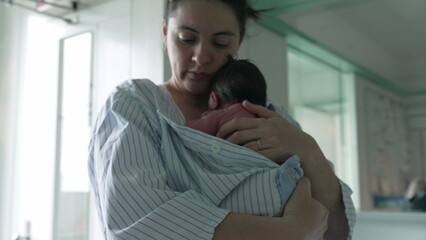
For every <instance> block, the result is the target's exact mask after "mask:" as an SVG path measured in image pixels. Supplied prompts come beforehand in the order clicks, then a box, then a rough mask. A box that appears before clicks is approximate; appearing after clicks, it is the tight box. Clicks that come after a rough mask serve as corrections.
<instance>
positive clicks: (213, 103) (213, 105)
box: [209, 92, 221, 110]
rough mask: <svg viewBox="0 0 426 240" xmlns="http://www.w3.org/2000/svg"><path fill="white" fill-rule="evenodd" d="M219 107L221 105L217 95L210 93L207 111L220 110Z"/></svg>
mask: <svg viewBox="0 0 426 240" xmlns="http://www.w3.org/2000/svg"><path fill="white" fill-rule="evenodd" d="M220 105H221V102H220V98H219V95H217V93H215V92H211V93H210V97H209V109H210V110H216V109H218V108H220Z"/></svg>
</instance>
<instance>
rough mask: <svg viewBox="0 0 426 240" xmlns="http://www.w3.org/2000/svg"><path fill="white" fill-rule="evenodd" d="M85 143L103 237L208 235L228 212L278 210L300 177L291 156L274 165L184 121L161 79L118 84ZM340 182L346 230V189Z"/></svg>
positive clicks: (349, 214)
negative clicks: (88, 140) (344, 208)
mask: <svg viewBox="0 0 426 240" xmlns="http://www.w3.org/2000/svg"><path fill="white" fill-rule="evenodd" d="M271 107H272V108H273V109H274V110H276V111H277V112H279V113H281V114H283V116H284V117H285V118H287V119H289V120H290V121H291V122H292V123H294V124H297V123H295V122H294V121H293V120H291V118H289V116H287V115H286V114H285V113H284V111H282V109H281V110H280V109H279V108H278V107H277V106H275V105H271ZM89 148H90V149H89V151H90V157H89V176H90V181H91V184H92V189H93V193H94V196H95V201H96V205H97V208H98V209H97V210H98V214H99V216H100V220H101V228H102V230H103V233H104V235H105V239H109V240H111V239H125V240H128V239H211V238H212V237H213V234H214V230H215V228H216V226H217V225H218V224H219V223H220V222H221V221H222V220H223V219H224V218H225V217H226V215H227V214H228V213H229V212H230V211H232V212H238V213H245V214H251V215H261V216H270V217H272V216H281V215H282V212H283V208H284V206H285V203H286V202H287V200H288V199H289V197H290V195H291V193H292V192H293V190H294V188H295V185H296V182H297V179H299V178H300V177H301V176H302V175H303V171H302V169H301V168H300V163H299V159H298V157H297V156H292V157H291V158H289V159H288V160H287V161H286V162H285V163H284V164H282V165H281V166H280V165H278V164H276V163H274V162H273V161H271V160H269V159H267V158H265V157H264V156H262V155H260V154H259V153H257V152H255V151H252V150H250V149H248V148H245V147H242V146H238V145H235V144H232V143H230V142H227V141H225V140H223V139H220V138H217V137H215V136H211V135H208V134H205V133H203V132H200V131H197V130H194V129H191V128H188V127H186V126H185V118H184V116H183V115H182V113H181V112H180V110H179V108H178V107H177V105H176V104H175V103H174V101H173V99H172V97H171V96H170V94H169V93H168V92H167V90H166V88H165V87H164V85H160V86H157V85H155V84H154V83H152V82H151V81H149V80H130V81H127V82H125V83H123V84H121V85H120V86H118V87H117V89H116V91H115V92H113V93H112V94H111V96H110V97H109V98H108V100H107V102H106V104H105V105H104V107H103V108H102V110H101V112H100V114H99V115H98V119H97V121H96V123H95V126H94V128H93V132H92V138H91V142H90V146H89ZM341 185H342V192H343V194H344V196H343V199H344V202H345V206H346V213H347V217H348V221H349V224H350V226H351V229H352V227H353V224H354V220H355V214H354V209H353V205H352V201H351V198H350V194H351V190H350V189H349V188H348V187H347V186H346V185H345V184H343V183H342V184H341Z"/></svg>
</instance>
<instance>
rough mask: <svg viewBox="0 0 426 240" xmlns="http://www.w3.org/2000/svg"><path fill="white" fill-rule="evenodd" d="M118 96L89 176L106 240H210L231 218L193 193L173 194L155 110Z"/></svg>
mask: <svg viewBox="0 0 426 240" xmlns="http://www.w3.org/2000/svg"><path fill="white" fill-rule="evenodd" d="M144 104H148V103H143V102H141V101H140V100H139V99H133V98H132V97H131V96H128V95H125V94H120V93H115V94H114V95H113V97H111V98H110V99H109V101H108V103H107V104H106V105H105V107H104V108H103V110H102V111H101V113H100V115H99V117H98V120H97V123H96V125H95V127H94V131H93V135H92V139H91V142H90V146H89V148H90V158H89V176H90V180H91V184H92V188H93V193H94V196H95V200H96V201H97V204H96V205H97V207H98V214H99V216H100V219H101V229H102V230H103V233H104V235H105V239H108V240H115V239H125V240H129V239H211V238H212V237H213V234H214V230H215V228H216V226H217V225H218V224H219V223H220V222H221V221H222V220H223V219H224V218H225V217H226V215H227V214H228V213H229V211H228V210H225V209H221V208H218V207H217V206H215V205H214V204H213V203H212V202H211V201H209V200H208V199H207V198H205V197H204V196H203V195H201V194H199V193H197V192H195V191H193V190H191V189H186V190H185V189H179V190H176V189H171V188H170V187H169V185H168V181H170V179H169V178H168V174H167V170H166V169H165V167H164V164H163V162H162V161H163V160H162V157H161V143H160V140H159V138H160V135H159V133H158V131H160V130H159V129H158V126H157V125H156V124H158V121H156V120H155V118H156V117H157V116H156V114H155V111H153V110H152V108H150V107H144Z"/></svg>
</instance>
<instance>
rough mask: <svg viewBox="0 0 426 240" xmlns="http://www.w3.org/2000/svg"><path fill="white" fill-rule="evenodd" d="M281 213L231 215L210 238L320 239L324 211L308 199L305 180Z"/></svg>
mask: <svg viewBox="0 0 426 240" xmlns="http://www.w3.org/2000/svg"><path fill="white" fill-rule="evenodd" d="M283 214H284V215H283V217H265V216H253V215H246V214H239V213H233V212H231V213H229V214H228V216H227V217H226V218H225V219H224V220H223V221H222V222H221V223H220V224H219V225H218V226H217V227H216V229H215V235H214V237H213V239H235V240H237V239H246V240H247V239H270V240H275V239H277V240H278V239H297V240H320V239H323V235H324V232H325V230H326V229H327V216H328V211H327V209H326V208H325V207H324V206H323V205H322V204H321V203H319V202H318V201H317V200H315V199H313V198H312V196H311V186H310V182H309V180H308V179H307V178H305V177H303V178H301V179H300V180H299V182H298V184H297V186H296V189H295V190H294V193H293V195H292V196H291V197H290V199H289V201H288V202H287V205H286V207H285V209H284V213H283ZM330 239H343V238H330Z"/></svg>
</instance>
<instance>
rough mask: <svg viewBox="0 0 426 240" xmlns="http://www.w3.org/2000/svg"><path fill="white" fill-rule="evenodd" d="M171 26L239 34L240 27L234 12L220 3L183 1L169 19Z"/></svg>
mask: <svg viewBox="0 0 426 240" xmlns="http://www.w3.org/2000/svg"><path fill="white" fill-rule="evenodd" d="M169 24H172V25H175V27H178V28H182V27H188V28H192V29H195V30H197V31H200V32H201V31H212V32H217V31H231V32H238V26H239V25H238V21H237V17H236V16H235V13H234V12H233V10H232V9H231V8H230V7H229V6H227V5H226V4H224V3H222V2H219V1H182V2H180V3H179V5H178V7H177V9H176V11H175V13H174V14H173V16H172V17H171V18H170V19H169Z"/></svg>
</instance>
